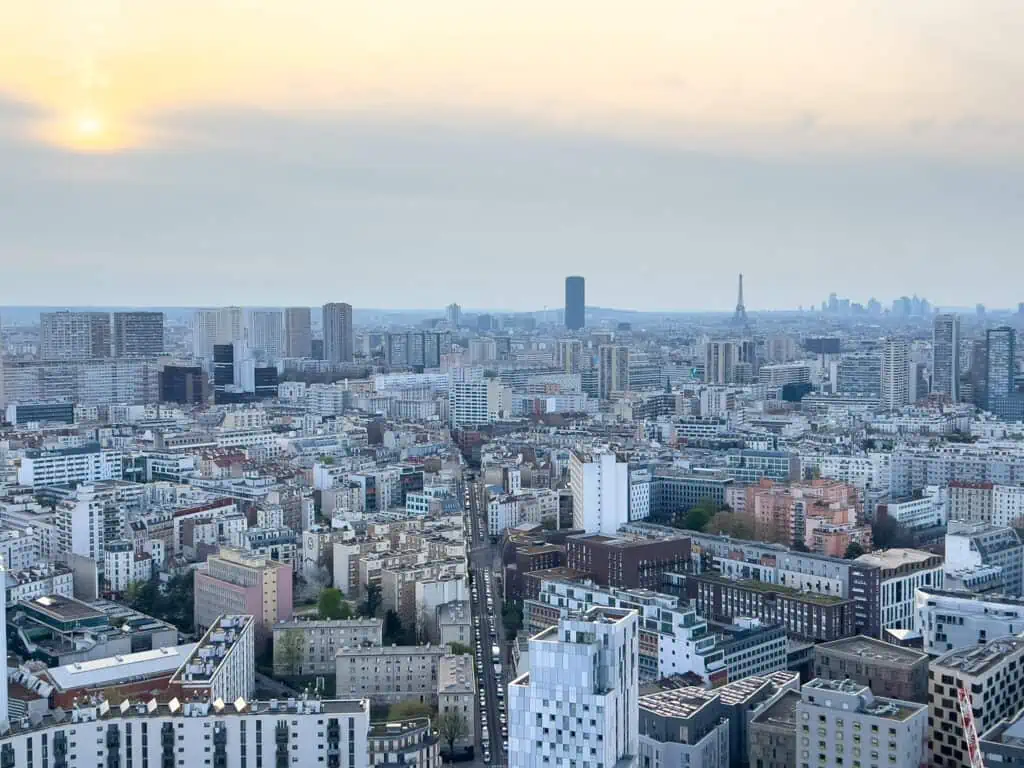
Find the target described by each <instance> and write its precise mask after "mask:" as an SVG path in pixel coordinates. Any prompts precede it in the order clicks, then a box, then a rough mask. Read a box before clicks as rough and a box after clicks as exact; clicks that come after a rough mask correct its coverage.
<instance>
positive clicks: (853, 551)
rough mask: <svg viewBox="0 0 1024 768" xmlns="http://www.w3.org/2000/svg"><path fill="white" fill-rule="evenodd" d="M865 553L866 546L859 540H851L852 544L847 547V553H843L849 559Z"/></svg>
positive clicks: (854, 558)
mask: <svg viewBox="0 0 1024 768" xmlns="http://www.w3.org/2000/svg"><path fill="white" fill-rule="evenodd" d="M863 554H864V547H862V546H861V545H860V543H859V542H856V541H851V542H850V545H849V546H848V547H847V548H846V553H845V554H844V555H843V557H845V558H846V559H847V560H856V559H857V558H858V557H860V556H861V555H863Z"/></svg>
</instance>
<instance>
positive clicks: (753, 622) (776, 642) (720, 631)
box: [711, 616, 787, 681]
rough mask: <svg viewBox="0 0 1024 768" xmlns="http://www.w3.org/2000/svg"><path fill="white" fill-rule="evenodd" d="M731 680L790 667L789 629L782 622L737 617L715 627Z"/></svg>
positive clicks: (720, 650) (718, 649) (780, 670)
mask: <svg viewBox="0 0 1024 768" xmlns="http://www.w3.org/2000/svg"><path fill="white" fill-rule="evenodd" d="M711 629H712V631H713V632H714V634H715V636H716V638H717V641H716V643H715V646H714V648H715V651H716V652H718V653H721V654H722V662H723V663H724V664H725V669H726V672H727V673H728V679H729V680H734V681H735V680H742V679H743V678H746V677H751V676H755V675H770V674H771V673H772V672H782V671H784V670H785V669H786V663H787V643H786V630H785V627H784V626H783V625H782V624H771V625H769V624H764V623H762V622H761V621H760V620H759V619H751V618H747V617H745V616H737V617H736V618H734V619H733V623H732V624H715V625H713V626H712V628H711Z"/></svg>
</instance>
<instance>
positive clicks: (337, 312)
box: [323, 303, 355, 363]
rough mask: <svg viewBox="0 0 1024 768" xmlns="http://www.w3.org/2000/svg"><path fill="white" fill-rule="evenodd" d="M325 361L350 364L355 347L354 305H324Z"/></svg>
mask: <svg viewBox="0 0 1024 768" xmlns="http://www.w3.org/2000/svg"><path fill="white" fill-rule="evenodd" d="M323 327H324V360H326V361H327V362H329V363H350V362H352V353H353V350H354V347H355V340H354V336H353V334H352V305H351V304H341V303H330V304H324V306H323Z"/></svg>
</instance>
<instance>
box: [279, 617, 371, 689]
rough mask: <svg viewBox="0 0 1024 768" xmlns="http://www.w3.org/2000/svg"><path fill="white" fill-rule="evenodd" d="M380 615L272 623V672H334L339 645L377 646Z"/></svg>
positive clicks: (286, 675) (326, 673)
mask: <svg viewBox="0 0 1024 768" xmlns="http://www.w3.org/2000/svg"><path fill="white" fill-rule="evenodd" d="M383 627H384V622H383V620H382V619H332V620H302V619H296V620H295V621H282V622H280V623H278V624H275V625H274V674H275V675H280V676H284V677H290V676H307V675H333V674H335V673H336V671H337V660H336V657H337V655H338V651H339V650H341V649H342V648H370V647H377V648H379V647H380V646H381V644H382V643H383Z"/></svg>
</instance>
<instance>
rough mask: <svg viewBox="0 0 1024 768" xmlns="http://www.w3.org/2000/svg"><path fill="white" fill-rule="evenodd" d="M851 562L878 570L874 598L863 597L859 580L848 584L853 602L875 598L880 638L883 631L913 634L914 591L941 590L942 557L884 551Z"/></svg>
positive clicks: (911, 552)
mask: <svg viewBox="0 0 1024 768" xmlns="http://www.w3.org/2000/svg"><path fill="white" fill-rule="evenodd" d="M853 562H854V564H856V565H867V566H875V567H877V568H878V569H879V579H878V582H877V597H875V596H872V595H868V594H862V592H864V591H865V590H864V587H863V585H862V582H861V581H859V580H855V581H854V582H853V583H852V584H851V589H850V594H851V596H852V597H853V598H854V599H858V598H859V599H862V600H863V599H865V598H867V599H870V600H872V601H874V600H876V599H877V605H878V617H879V622H878V625H879V633H880V636H881V637H884V636H885V635H884V633H885V630H886V629H906V630H910V631H911V632H914V631H916V630H917V606H916V605H915V603H914V594H915V591H916V590H917V589H921V588H929V587H932V588H937V589H941V588H942V585H943V578H944V576H945V570H944V567H943V562H942V557H941V556H940V555H934V554H932V553H931V552H924V551H922V550H918V549H884V550H880V551H877V552H869V553H867V554H866V555H861V556H860V557H858V558H857V559H856V560H854V561H853Z"/></svg>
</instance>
